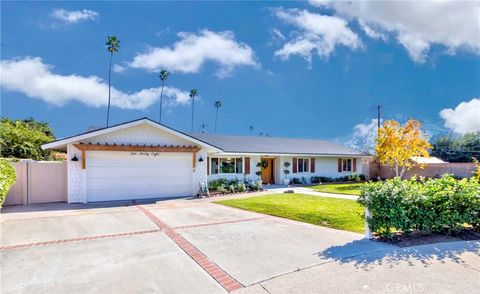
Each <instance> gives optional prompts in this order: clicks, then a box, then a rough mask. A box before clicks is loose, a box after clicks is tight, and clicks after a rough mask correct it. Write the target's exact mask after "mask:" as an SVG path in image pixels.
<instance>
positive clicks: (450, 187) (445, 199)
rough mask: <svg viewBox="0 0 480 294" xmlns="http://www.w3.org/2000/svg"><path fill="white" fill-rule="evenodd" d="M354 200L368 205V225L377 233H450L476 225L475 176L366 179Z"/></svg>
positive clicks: (479, 189) (479, 219)
mask: <svg viewBox="0 0 480 294" xmlns="http://www.w3.org/2000/svg"><path fill="white" fill-rule="evenodd" d="M367 196H368V197H367ZM358 201H359V203H360V204H362V205H364V206H366V207H367V208H368V209H369V211H370V213H371V217H370V218H369V219H368V223H369V226H370V229H371V230H372V232H375V233H377V234H378V235H379V236H380V237H386V238H392V236H393V233H394V232H395V231H397V232H401V233H410V232H414V231H415V232H420V233H425V234H431V233H454V232H459V231H461V230H463V229H464V228H465V226H466V225H469V226H472V227H473V228H474V229H475V230H479V229H480V184H479V180H478V179H476V178H471V179H462V180H457V179H455V178H453V177H452V176H450V175H444V176H443V177H441V178H439V179H424V178H420V179H417V178H412V179H409V180H401V179H400V178H395V179H389V180H386V181H384V182H375V183H374V182H370V183H367V184H365V186H364V187H363V188H362V193H361V196H360V198H359V200H358Z"/></svg>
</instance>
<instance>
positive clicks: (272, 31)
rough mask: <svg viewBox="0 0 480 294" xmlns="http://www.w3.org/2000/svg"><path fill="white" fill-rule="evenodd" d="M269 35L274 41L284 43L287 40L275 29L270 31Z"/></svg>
mask: <svg viewBox="0 0 480 294" xmlns="http://www.w3.org/2000/svg"><path fill="white" fill-rule="evenodd" d="M270 33H271V34H272V35H273V37H274V38H275V39H278V40H281V41H285V40H286V39H287V38H286V37H285V36H284V35H283V34H282V32H281V31H280V30H279V29H277V28H272V29H271V30H270Z"/></svg>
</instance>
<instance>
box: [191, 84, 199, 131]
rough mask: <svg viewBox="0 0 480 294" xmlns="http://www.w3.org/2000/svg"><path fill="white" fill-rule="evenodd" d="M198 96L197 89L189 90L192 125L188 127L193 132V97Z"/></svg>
mask: <svg viewBox="0 0 480 294" xmlns="http://www.w3.org/2000/svg"><path fill="white" fill-rule="evenodd" d="M196 96H198V89H191V90H190V99H192V125H191V127H190V131H191V132H192V133H193V115H194V112H195V97H196Z"/></svg>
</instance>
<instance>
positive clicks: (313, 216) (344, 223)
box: [216, 194, 365, 233]
mask: <svg viewBox="0 0 480 294" xmlns="http://www.w3.org/2000/svg"><path fill="white" fill-rule="evenodd" d="M216 203H219V204H223V205H227V206H232V207H236V208H241V209H245V210H251V211H255V212H260V213H264V214H269V215H275V216H279V217H284V218H289V219H293V220H297V221H302V222H306V223H310V224H314V225H319V226H325V227H330V228H335V229H340V230H346V231H352V232H357V233H363V232H364V225H365V224H364V220H363V218H362V215H363V213H364V210H363V207H362V206H360V204H358V203H357V202H356V201H354V200H348V199H336V198H329V197H320V196H312V195H305V194H271V195H265V196H257V197H250V198H239V199H231V200H221V201H216Z"/></svg>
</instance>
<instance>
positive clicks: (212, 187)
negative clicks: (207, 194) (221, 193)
mask: <svg viewBox="0 0 480 294" xmlns="http://www.w3.org/2000/svg"><path fill="white" fill-rule="evenodd" d="M227 184H228V180H227V179H223V178H222V179H217V180H210V181H208V188H209V189H210V190H218V187H219V186H221V185H222V186H224V187H225V186H228V185H227Z"/></svg>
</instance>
